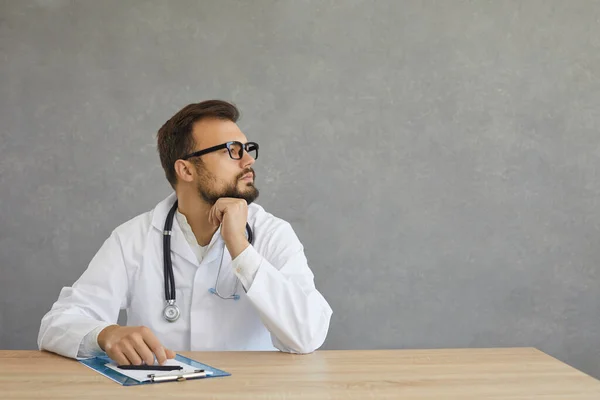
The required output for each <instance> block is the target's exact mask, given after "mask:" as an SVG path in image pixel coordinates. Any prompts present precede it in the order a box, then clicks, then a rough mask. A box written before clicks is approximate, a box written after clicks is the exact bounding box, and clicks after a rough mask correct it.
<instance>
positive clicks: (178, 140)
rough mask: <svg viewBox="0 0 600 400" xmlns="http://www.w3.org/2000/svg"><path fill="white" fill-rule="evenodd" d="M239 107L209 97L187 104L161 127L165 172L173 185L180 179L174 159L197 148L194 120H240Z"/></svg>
mask: <svg viewBox="0 0 600 400" xmlns="http://www.w3.org/2000/svg"><path fill="white" fill-rule="evenodd" d="M239 117H240V113H239V111H238V109H237V107H236V106H235V105H233V104H231V103H228V102H226V101H222V100H206V101H203V102H200V103H193V104H189V105H187V106H185V107H184V108H182V109H181V110H180V111H178V112H177V114H175V115H173V116H172V117H171V119H169V120H168V121H167V122H165V124H164V125H163V126H162V127H161V128H160V129H159V130H158V134H157V135H156V136H157V138H158V144H157V147H158V153H159V155H160V162H161V164H162V167H163V169H164V170H165V175H166V177H167V180H168V181H169V183H170V184H171V186H173V187H175V184H176V183H177V174H176V172H175V161H177V160H178V159H180V158H181V157H183V156H185V155H186V154H189V153H191V152H192V151H193V150H194V137H193V136H192V130H193V128H194V123H196V122H198V121H200V120H201V119H204V118H217V119H223V120H229V121H232V122H237V120H238V118H239Z"/></svg>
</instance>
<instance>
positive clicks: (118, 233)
mask: <svg viewBox="0 0 600 400" xmlns="http://www.w3.org/2000/svg"><path fill="white" fill-rule="evenodd" d="M153 215H154V209H152V210H149V211H146V212H144V213H141V214H139V215H137V216H135V217H133V218H131V219H129V220H127V221H125V222H123V223H122V224H121V225H119V226H117V227H116V228H114V229H113V231H112V233H111V236H112V237H113V238H114V239H115V240H116V241H117V242H119V244H120V245H121V246H124V247H125V246H126V247H136V245H141V244H142V243H144V242H145V239H146V237H147V236H148V233H149V231H150V230H151V229H152V218H153Z"/></svg>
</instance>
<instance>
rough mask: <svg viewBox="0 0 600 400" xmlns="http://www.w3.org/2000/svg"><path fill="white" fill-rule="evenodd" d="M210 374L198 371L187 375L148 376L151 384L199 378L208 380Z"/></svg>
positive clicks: (201, 370)
mask: <svg viewBox="0 0 600 400" xmlns="http://www.w3.org/2000/svg"><path fill="white" fill-rule="evenodd" d="M209 374H210V373H208V372H206V371H205V370H203V369H197V370H195V371H194V372H188V373H186V374H161V375H156V374H148V378H150V382H152V383H154V382H169V381H177V382H183V381H186V380H188V379H197V378H206V376H208V375H209Z"/></svg>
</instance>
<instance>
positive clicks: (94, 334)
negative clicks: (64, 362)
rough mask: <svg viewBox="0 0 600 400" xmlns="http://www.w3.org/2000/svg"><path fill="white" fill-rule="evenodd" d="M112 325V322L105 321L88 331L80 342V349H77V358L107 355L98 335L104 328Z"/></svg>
mask: <svg viewBox="0 0 600 400" xmlns="http://www.w3.org/2000/svg"><path fill="white" fill-rule="evenodd" d="M110 325H111V324H107V323H104V324H101V325H99V326H97V327H96V328H94V329H92V330H91V331H90V332H88V333H87V334H86V335H85V336H84V337H83V340H82V341H81V343H80V344H79V350H78V351H77V356H76V358H78V359H83V358H89V357H98V356H103V355H105V354H106V353H105V352H104V351H103V350H102V349H101V348H100V345H99V344H98V335H99V334H100V332H102V330H104V328H106V327H108V326H110Z"/></svg>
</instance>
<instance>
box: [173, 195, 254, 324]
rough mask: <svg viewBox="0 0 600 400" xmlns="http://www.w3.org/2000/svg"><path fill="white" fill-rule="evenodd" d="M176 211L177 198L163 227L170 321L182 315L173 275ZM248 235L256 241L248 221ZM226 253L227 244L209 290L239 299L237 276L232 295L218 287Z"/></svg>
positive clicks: (215, 293) (251, 241) (223, 297)
mask: <svg viewBox="0 0 600 400" xmlns="http://www.w3.org/2000/svg"><path fill="white" fill-rule="evenodd" d="M175 211H177V200H175V203H174V204H173V207H171V209H170V210H169V213H168V214H167V219H166V220H165V227H164V229H163V265H164V276H165V300H166V302H167V305H166V306H165V308H164V310H163V316H164V317H165V319H166V320H167V321H169V322H175V321H177V319H178V318H179V315H180V311H179V307H178V306H177V304H175V276H174V275H173V264H172V263H171V234H172V230H171V229H172V228H173V218H174V217H175ZM246 235H247V236H248V242H250V244H252V243H253V241H254V234H253V233H252V229H251V228H250V225H248V223H246ZM224 254H225V246H223V252H222V253H221V262H220V263H219V270H218V272H217V280H216V281H215V287H214V288H210V289H208V291H209V292H210V293H212V294H214V295H217V296H219V297H220V298H222V299H224V300H228V299H233V300H239V298H240V295H239V294H237V290H238V285H239V279H237V278H236V284H235V290H234V292H233V294H232V295H231V296H223V295H221V294H220V293H219V291H218V289H217V287H218V284H219V275H220V273H221V264H222V263H223V255H224Z"/></svg>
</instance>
